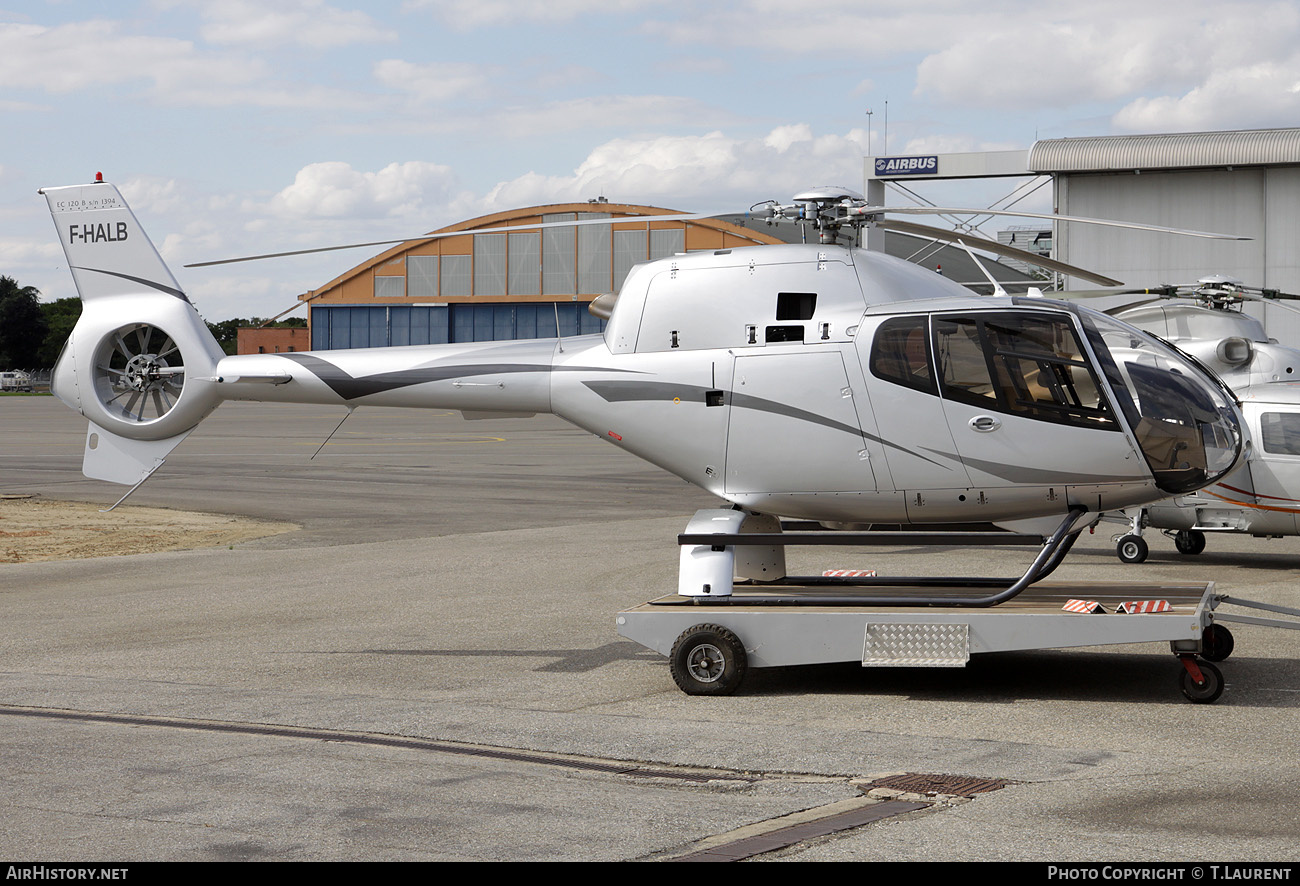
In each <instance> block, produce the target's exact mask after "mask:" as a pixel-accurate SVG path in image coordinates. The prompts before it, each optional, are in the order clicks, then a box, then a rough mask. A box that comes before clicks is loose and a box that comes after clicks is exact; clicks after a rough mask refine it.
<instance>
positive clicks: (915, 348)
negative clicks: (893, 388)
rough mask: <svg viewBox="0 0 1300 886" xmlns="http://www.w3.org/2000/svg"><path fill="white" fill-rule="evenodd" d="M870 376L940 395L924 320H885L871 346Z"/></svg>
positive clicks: (915, 318) (921, 318) (911, 318)
mask: <svg viewBox="0 0 1300 886" xmlns="http://www.w3.org/2000/svg"><path fill="white" fill-rule="evenodd" d="M871 374H872V375H874V376H875V377H876V378H883V379H884V380H885V381H890V382H893V383H894V384H899V385H906V386H907V387H909V388H915V389H916V390H918V391H924V392H925V393H927V394H937V393H938V388H937V387H936V386H935V383H934V369H933V362H932V361H931V360H930V335H929V330H928V329H927V328H926V318H925V316H919V317H897V318H895V319H893V320H886V321H885V322H884V323H882V324H880V328H879V329H877V330H876V338H875V340H874V341H872V343H871Z"/></svg>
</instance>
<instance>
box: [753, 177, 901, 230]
mask: <svg viewBox="0 0 1300 886" xmlns="http://www.w3.org/2000/svg"><path fill="white" fill-rule="evenodd" d="M879 212H880V209H879V208H878V207H872V206H870V205H869V204H868V203H867V200H866V198H865V197H863V196H862V195H861V194H859V193H857V192H856V191H851V190H849V189H848V188H840V187H830V186H828V187H820V188H813V189H811V190H808V191H803V192H802V193H799V194H795V196H794V202H793V203H789V204H780V203H777V202H776V201H775V200H768V201H767V202H765V203H757V204H755V205H754V206H751V207H750V209H749V215H750V216H752V217H754V218H758V219H763V220H766V221H767V223H768V224H772V223H773V222H777V221H794V222H802V223H806V224H807V223H810V224H812V225H813V227H814V228H816V229H817V239H818V241H819V242H821V243H825V244H833V243H835V242H836V241H837V240H838V239H839V234H840V229H841V228H845V227H847V228H849V230H851V231H853V232H854V234H855V235H856V233H857V231H858V230H859V229H860V228H861V227H862V226H863V225H865V224H868V223H870V222H871V221H872V219H873V217H874V215H877V214H879Z"/></svg>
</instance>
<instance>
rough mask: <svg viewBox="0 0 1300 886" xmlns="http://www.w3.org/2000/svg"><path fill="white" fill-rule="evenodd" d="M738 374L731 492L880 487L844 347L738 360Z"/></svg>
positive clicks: (730, 435)
mask: <svg viewBox="0 0 1300 886" xmlns="http://www.w3.org/2000/svg"><path fill="white" fill-rule="evenodd" d="M733 378H734V381H733V383H732V394H731V403H730V407H731V415H730V420H729V422H728V427H727V479H726V491H727V492H728V493H734V494H743V493H751V492H776V493H782V492H873V491H875V488H876V479H875V474H874V473H873V471H872V468H871V460H870V459H869V458H868V457H867V450H866V441H865V439H864V438H863V436H862V429H861V424H860V423H859V421H858V413H857V409H856V408H855V407H854V405H853V391H852V388H851V387H850V386H849V379H848V376H847V375H846V374H845V371H844V360H843V358H842V357H841V356H840V353H839V351H819V352H815V353H787V354H756V355H746V356H741V357H737V358H736V362H735V374H734V376H733Z"/></svg>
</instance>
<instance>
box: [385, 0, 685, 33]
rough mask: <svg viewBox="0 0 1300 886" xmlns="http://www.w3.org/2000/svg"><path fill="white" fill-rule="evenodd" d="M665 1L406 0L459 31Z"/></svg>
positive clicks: (630, 8)
mask: <svg viewBox="0 0 1300 886" xmlns="http://www.w3.org/2000/svg"><path fill="white" fill-rule="evenodd" d="M661 5H662V3H661V2H656V0H407V2H406V3H404V4H403V7H404V8H406V9H427V10H430V11H432V12H433V14H434V15H436V16H437V17H438V18H439V19H440V20H441V21H442V22H444V23H445V24H447V25H448V26H450V27H452V28H455V29H456V30H458V31H468V30H472V29H474V28H482V27H491V26H495V25H508V24H515V23H518V22H521V21H528V22H567V21H572V20H573V19H575V18H578V17H579V16H595V15H620V14H623V13H627V12H635V11H637V10H640V9H645V8H656V7H660V6H661Z"/></svg>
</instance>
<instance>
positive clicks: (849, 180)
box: [484, 124, 866, 211]
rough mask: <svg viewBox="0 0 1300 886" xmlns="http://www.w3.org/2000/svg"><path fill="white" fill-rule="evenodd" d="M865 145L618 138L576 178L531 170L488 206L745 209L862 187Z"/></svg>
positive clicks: (781, 134)
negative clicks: (814, 189) (815, 189)
mask: <svg viewBox="0 0 1300 886" xmlns="http://www.w3.org/2000/svg"><path fill="white" fill-rule="evenodd" d="M865 147H866V131H865V130H861V129H854V130H852V131H850V132H849V133H846V134H844V135H839V134H830V135H823V136H814V135H813V133H812V129H811V127H809V126H807V125H806V124H795V125H792V126H783V127H778V128H776V129H774V130H773V131H771V132H769V133H767V134H765V135H761V136H757V137H754V138H743V139H741V138H732V137H728V136H726V135H724V134H722V133H721V132H711V133H708V134H706V135H699V136H660V137H657V138H647V139H615V140H612V141H609V142H606V143H604V144H602V145H600V146H599V147H597V148H596V149H595V150H593V151H592V152H591V153H590V154H588V156H587V158H586V159H585V160H584V161H583V162H582V164H581V165H579V166H578V168H577V169H575V170H574V172H573V173H572V174H571V175H567V176H544V175H539V174H537V173H535V172H530V173H528V174H526V175H522V176H519V177H517V178H515V179H512V180H510V181H506V182H501V183H500V184H498V185H497V186H496V187H494V188H493V189H492V190H491V191H490V192H489V194H488V195H487V197H486V198H485V200H484V203H485V204H486V206H487V207H488V208H489V209H505V208H509V207H513V206H528V205H532V204H542V203H559V202H570V201H579V200H586V199H589V198H591V197H595V196H598V195H604V196H607V197H609V198H610V199H611V200H612V201H615V202H629V203H648V204H658V205H664V206H669V207H671V208H675V209H696V210H701V211H724V210H733V209H736V208H740V209H744V208H745V207H748V206H750V205H751V204H753V203H755V202H757V201H759V200H762V199H767V198H776V199H788V198H789V197H790V196H791V195H792V194H794V193H795V192H796V191H798V190H801V189H804V188H807V187H809V186H811V185H823V184H839V185H845V186H847V187H850V188H853V189H858V188H860V187H861V182H862V157H863V153H864V151H865Z"/></svg>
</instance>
